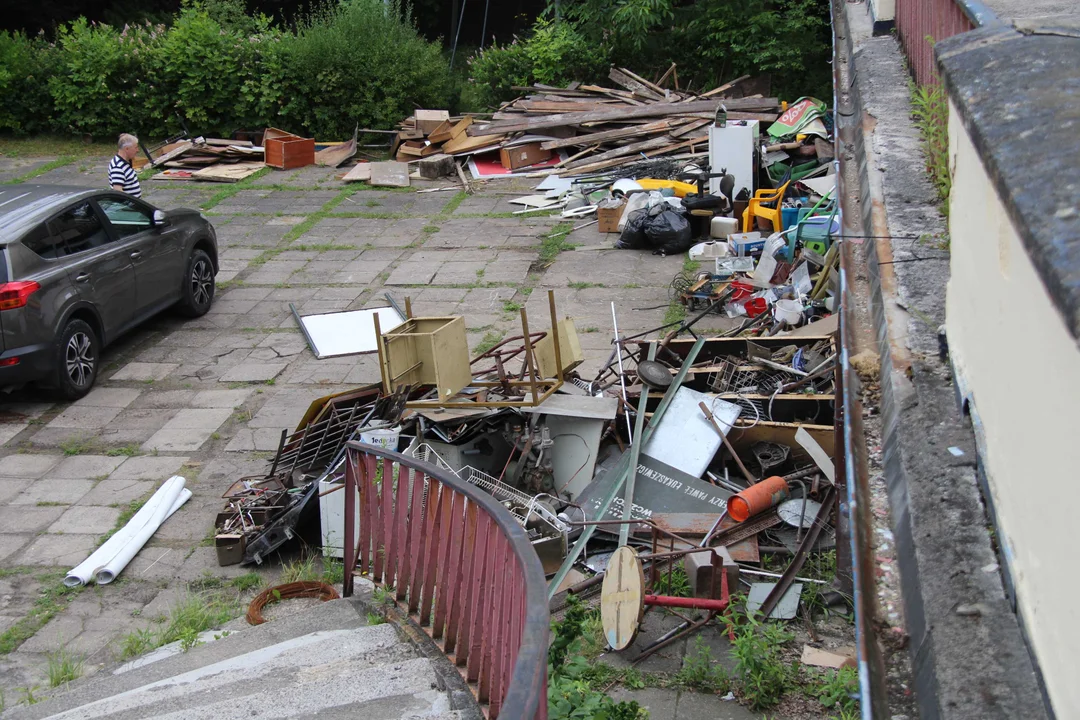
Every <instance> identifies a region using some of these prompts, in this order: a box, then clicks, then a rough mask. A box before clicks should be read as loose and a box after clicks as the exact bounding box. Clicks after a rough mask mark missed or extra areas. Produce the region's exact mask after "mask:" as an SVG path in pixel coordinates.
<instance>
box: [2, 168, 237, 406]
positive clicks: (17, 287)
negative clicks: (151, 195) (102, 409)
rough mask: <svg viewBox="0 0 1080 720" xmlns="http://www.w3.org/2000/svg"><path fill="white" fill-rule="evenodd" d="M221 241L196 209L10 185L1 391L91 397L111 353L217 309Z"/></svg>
mask: <svg viewBox="0 0 1080 720" xmlns="http://www.w3.org/2000/svg"><path fill="white" fill-rule="evenodd" d="M217 269H218V253H217V235H216V233H215V232H214V228H213V226H212V225H211V224H210V222H209V221H207V220H206V218H204V217H203V216H202V215H200V214H199V213H198V212H197V211H195V210H186V209H180V210H173V211H170V212H168V213H165V212H164V211H162V210H159V209H157V208H155V207H154V206H152V205H150V204H148V203H146V202H143V201H141V200H137V199H135V198H133V197H130V196H128V195H124V194H123V193H118V192H115V191H113V190H86V189H81V188H72V187H63V186H49V185H11V186H7V187H3V188H0V388H4V389H9V388H12V387H17V386H20V385H23V384H26V383H30V382H41V383H43V384H45V385H47V386H50V387H52V388H55V389H56V390H57V391H58V392H59V394H60V395H61V396H62V397H64V398H66V399H69V400H75V399H78V398H80V397H82V396H83V395H85V394H86V393H88V392H90V388H91V387H93V384H94V380H95V378H96V377H97V373H98V365H99V359H100V352H101V348H103V347H104V346H106V345H108V344H109V343H111V342H112V341H113V340H115V339H116V338H117V337H119V336H120V335H122V334H123V333H124V332H126V331H127V330H129V329H131V328H132V327H134V326H135V325H137V324H138V323H140V322H143V321H144V320H146V319H148V318H150V317H151V316H153V315H155V314H157V313H159V312H161V311H162V310H165V309H166V308H169V307H172V306H174V305H175V306H177V307H178V308H179V309H180V311H181V312H183V313H184V314H185V315H188V316H190V317H198V316H200V315H203V314H205V313H206V311H207V310H209V309H210V303H211V302H212V301H213V299H214V276H215V275H216V274H217Z"/></svg>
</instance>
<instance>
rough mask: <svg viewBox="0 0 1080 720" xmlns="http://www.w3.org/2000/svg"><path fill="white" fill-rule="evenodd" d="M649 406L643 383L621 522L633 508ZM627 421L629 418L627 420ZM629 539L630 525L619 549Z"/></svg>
mask: <svg viewBox="0 0 1080 720" xmlns="http://www.w3.org/2000/svg"><path fill="white" fill-rule="evenodd" d="M655 357H656V345H655V344H650V345H649V359H650V360H652V359H653V358H655ZM648 405H649V388H648V386H646V385H645V384H644V383H642V385H641V396H640V397H639V398H638V411H637V417H636V418H635V419H634V435H633V437H635V438H637V442H634V443H633V444H632V445H630V471H629V472H628V473H627V475H626V489H625V490H624V491H623V520H624V521H626V520H629V519H630V512H631V510H633V507H634V485H635V483H636V481H637V466H638V458H639V457H640V456H641V438H642V432H643V430H644V429H645V410H646V409H647V408H648ZM627 420H629V417H628V418H627ZM629 537H630V525H628V524H627V525H623V526H622V527H620V528H619V547H622V546H623V545H625V544H626V541H627V539H628V538H629Z"/></svg>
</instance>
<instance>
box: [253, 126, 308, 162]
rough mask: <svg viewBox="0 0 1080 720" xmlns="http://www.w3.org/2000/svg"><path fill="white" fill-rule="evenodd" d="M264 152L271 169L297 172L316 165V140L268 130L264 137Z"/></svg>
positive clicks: (273, 129) (282, 131) (275, 129)
mask: <svg viewBox="0 0 1080 720" xmlns="http://www.w3.org/2000/svg"><path fill="white" fill-rule="evenodd" d="M263 152H264V154H265V156H266V164H267V165H269V166H270V167H272V168H277V169H278V170H295V169H296V168H302V167H306V166H308V165H314V164H315V139H314V138H302V137H300V136H299V135H293V134H292V133H290V132H285V131H284V130H278V129H277V128H267V129H266V133H265V134H264V135H263Z"/></svg>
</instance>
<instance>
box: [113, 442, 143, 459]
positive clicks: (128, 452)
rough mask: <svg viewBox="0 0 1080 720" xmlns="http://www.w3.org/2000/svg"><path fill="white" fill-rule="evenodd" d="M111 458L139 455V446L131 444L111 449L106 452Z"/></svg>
mask: <svg viewBox="0 0 1080 720" xmlns="http://www.w3.org/2000/svg"><path fill="white" fill-rule="evenodd" d="M105 454H106V455H108V456H109V457H134V456H135V455H138V454H139V444H138V443H129V444H127V445H121V446H120V447H113V448H109V449H108V450H106V451H105Z"/></svg>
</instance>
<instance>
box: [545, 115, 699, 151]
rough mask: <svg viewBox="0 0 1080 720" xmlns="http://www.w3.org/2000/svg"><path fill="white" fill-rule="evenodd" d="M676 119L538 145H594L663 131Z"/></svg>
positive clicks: (669, 127)
mask: <svg viewBox="0 0 1080 720" xmlns="http://www.w3.org/2000/svg"><path fill="white" fill-rule="evenodd" d="M678 123H679V121H678V120H671V119H668V120H657V121H656V122H651V123H648V124H646V125H631V126H629V127H621V128H616V129H614V130H603V131H601V132H595V133H588V134H586V135H575V136H574V137H570V138H562V139H560V140H548V141H547V142H544V143H541V144H540V147H542V148H543V149H544V150H555V149H557V148H563V147H571V146H574V145H594V144H596V143H598V142H607V141H609V140H621V139H623V138H629V137H636V136H638V135H650V134H652V133H656V132H664V131H665V130H669V129H671V128H673V127H676V126H677V125H678Z"/></svg>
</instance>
